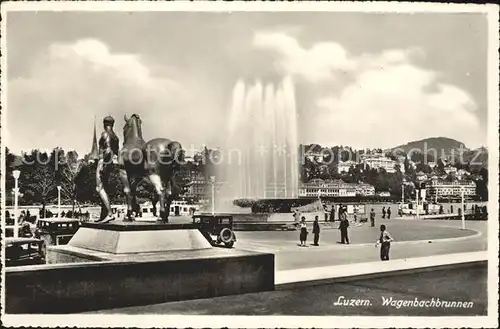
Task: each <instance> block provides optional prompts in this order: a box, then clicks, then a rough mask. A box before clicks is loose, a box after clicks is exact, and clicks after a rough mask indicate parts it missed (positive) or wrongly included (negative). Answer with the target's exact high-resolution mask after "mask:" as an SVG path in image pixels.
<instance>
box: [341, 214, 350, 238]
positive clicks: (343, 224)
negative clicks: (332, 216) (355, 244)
mask: <svg viewBox="0 0 500 329" xmlns="http://www.w3.org/2000/svg"><path fill="white" fill-rule="evenodd" d="M348 228H349V221H348V220H347V219H346V218H344V219H342V220H341V221H340V225H339V230H340V243H342V244H346V243H347V244H349V234H348V232H347V229H348Z"/></svg>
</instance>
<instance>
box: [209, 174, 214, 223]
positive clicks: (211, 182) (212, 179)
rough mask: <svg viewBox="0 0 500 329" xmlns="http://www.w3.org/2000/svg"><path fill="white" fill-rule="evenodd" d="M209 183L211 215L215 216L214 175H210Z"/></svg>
mask: <svg viewBox="0 0 500 329" xmlns="http://www.w3.org/2000/svg"><path fill="white" fill-rule="evenodd" d="M210 184H212V216H215V176H210Z"/></svg>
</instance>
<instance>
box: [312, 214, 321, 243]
mask: <svg viewBox="0 0 500 329" xmlns="http://www.w3.org/2000/svg"><path fill="white" fill-rule="evenodd" d="M318 219H319V216H316V217H315V218H314V222H313V234H314V244H313V246H319V243H318V242H319V231H320V229H319V222H318Z"/></svg>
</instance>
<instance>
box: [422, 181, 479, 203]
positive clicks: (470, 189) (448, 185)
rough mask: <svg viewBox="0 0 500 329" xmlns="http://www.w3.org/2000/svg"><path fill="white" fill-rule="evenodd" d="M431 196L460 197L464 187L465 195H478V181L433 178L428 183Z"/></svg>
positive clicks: (468, 196) (432, 197)
mask: <svg viewBox="0 0 500 329" xmlns="http://www.w3.org/2000/svg"><path fill="white" fill-rule="evenodd" d="M427 189H428V195H429V198H431V199H435V198H436V197H437V198H451V199H460V198H461V197H462V189H463V191H464V196H465V197H466V198H470V197H473V196H475V195H476V183H475V182H473V181H465V180H461V181H460V180H456V181H453V182H447V181H444V180H432V181H431V182H430V183H428V184H427Z"/></svg>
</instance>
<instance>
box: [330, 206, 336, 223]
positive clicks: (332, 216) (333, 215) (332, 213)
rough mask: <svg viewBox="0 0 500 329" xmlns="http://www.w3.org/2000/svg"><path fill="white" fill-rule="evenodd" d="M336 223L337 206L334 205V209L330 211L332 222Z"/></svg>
mask: <svg viewBox="0 0 500 329" xmlns="http://www.w3.org/2000/svg"><path fill="white" fill-rule="evenodd" d="M334 221H335V205H334V204H332V209H331V210H330V222H334Z"/></svg>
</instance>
